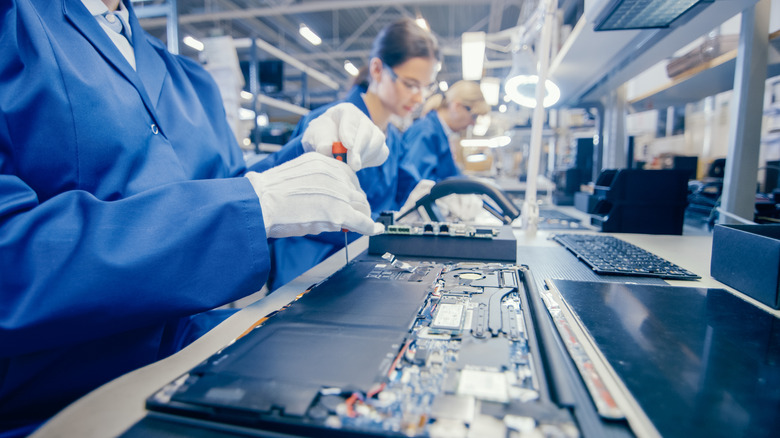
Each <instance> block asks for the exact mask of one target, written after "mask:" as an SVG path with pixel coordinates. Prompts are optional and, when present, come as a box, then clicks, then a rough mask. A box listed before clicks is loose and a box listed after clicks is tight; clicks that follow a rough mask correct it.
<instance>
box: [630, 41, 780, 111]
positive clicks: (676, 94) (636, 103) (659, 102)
mask: <svg viewBox="0 0 780 438" xmlns="http://www.w3.org/2000/svg"><path fill="white" fill-rule="evenodd" d="M779 36H780V32H774V33H773V34H771V35H769V41H770V44H769V49H768V50H769V54H768V56H769V59H768V63H767V64H768V65H767V77H772V76H777V75H778V74H780V52H778V50H777V47H776V46H777V45H778V44H780V38H778V37H779ZM736 58H737V50H736V49H735V50H731V51H729V52H726V53H724V54H722V55H720V56H718V57H716V58H713V59H711V60H710V61H707V62H704V63H702V64H699V65H697V66H695V67H693V68H691V69H689V70H687V71H685V72H684V73H682V74H680V75H678V76H676V77H675V78H673V79H672V80H670V81H669V82H668V83H666V84H664V85H662V86H660V87H659V88H656V89H655V90H652V91H650V92H648V93H646V94H644V95H641V96H638V97H637V98H635V99H632V100H630V101H629V102H628V103H629V104H630V105H631V107H632V108H633V109H634V110H635V111H646V110H651V109H658V108H666V107H669V106H679V105H684V104H686V103H691V102H697V101H700V100H702V99H704V98H706V97H708V96H713V95H715V94H718V93H722V92H724V91H728V90H731V89H732V88H733V87H734V71H735V67H736Z"/></svg>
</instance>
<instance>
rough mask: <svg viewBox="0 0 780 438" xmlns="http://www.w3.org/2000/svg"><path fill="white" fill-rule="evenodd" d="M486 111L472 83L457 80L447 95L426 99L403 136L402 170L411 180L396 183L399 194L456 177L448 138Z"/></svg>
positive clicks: (475, 86) (481, 98) (472, 122)
mask: <svg viewBox="0 0 780 438" xmlns="http://www.w3.org/2000/svg"><path fill="white" fill-rule="evenodd" d="M489 111H490V106H488V104H487V103H486V102H485V97H484V96H483V95H482V91H481V90H480V88H479V84H477V83H476V82H472V81H458V82H456V83H454V84H453V85H452V86H451V87H450V88H449V89H448V90H447V92H446V93H444V94H436V95H434V96H432V97H431V98H429V99H428V100H427V101H426V102H425V105H424V106H423V109H422V117H420V119H418V120H417V121H415V122H414V123H413V124H412V126H410V127H409V129H407V130H406V132H405V133H404V137H403V139H404V143H405V146H406V155H405V157H404V161H403V163H402V167H403V168H404V169H405V170H406V171H407V173H408V174H409V175H411V177H410V180H409V181H403V179H406V178H403V179H402V180H401V181H399V184H400V186H399V192H401V193H404V194H408V193H409V192H411V190H412V189H413V188H414V187H415V186H416V185H417V184H418V183H419V182H420V181H421V180H424V179H427V180H431V181H433V182H439V181H441V180H443V179H445V178H448V177H450V176H455V175H459V174H460V169H458V167H457V165H456V164H455V160H454V159H453V156H452V152H451V151H450V138H451V137H452V136H453V135H455V134H456V133H458V132H460V131H463V130H465V129H466V128H468V127H469V126H471V125H473V124H474V122H475V121H476V119H477V116H479V115H483V114H487V113H488V112H489Z"/></svg>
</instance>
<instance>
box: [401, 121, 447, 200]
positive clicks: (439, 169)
mask: <svg viewBox="0 0 780 438" xmlns="http://www.w3.org/2000/svg"><path fill="white" fill-rule="evenodd" d="M404 143H405V144H406V148H407V150H406V155H405V156H404V160H403V162H402V163H401V166H402V167H403V168H404V169H405V170H406V174H407V175H410V177H409V178H405V179H404V180H402V181H401V182H400V186H399V191H400V192H402V193H405V194H407V195H408V194H409V193H410V192H411V191H412V189H413V188H414V186H415V185H417V183H418V182H420V180H423V179H430V180H433V181H435V182H439V181H441V180H443V179H445V178H449V177H451V176H456V175H460V174H461V172H460V169H459V168H458V166H457V165H456V164H455V160H454V159H453V157H452V152H451V151H450V141H449V139H448V138H447V134H446V133H445V132H444V127H443V126H442V125H441V121H440V120H439V117H438V115H437V114H436V111H430V112H429V113H428V114H426V115H425V117H421V118H420V119H418V120H417V121H415V122H414V123H412V126H410V127H409V129H407V130H406V131H405V132H404Z"/></svg>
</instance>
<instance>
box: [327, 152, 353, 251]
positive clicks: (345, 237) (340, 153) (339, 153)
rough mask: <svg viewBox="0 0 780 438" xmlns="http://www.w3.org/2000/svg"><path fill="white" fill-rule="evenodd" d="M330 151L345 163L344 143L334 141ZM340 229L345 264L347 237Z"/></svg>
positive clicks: (345, 230)
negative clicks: (342, 236) (342, 238)
mask: <svg viewBox="0 0 780 438" xmlns="http://www.w3.org/2000/svg"><path fill="white" fill-rule="evenodd" d="M331 153H332V154H333V158H335V159H337V160H339V161H341V162H342V163H344V164H346V163H347V148H345V147H344V145H343V144H342V143H341V142H340V141H334V142H333V145H332V146H331ZM341 231H343V232H344V254H346V256H347V264H349V239H348V238H347V231H348V230H347V229H346V228H342V229H341Z"/></svg>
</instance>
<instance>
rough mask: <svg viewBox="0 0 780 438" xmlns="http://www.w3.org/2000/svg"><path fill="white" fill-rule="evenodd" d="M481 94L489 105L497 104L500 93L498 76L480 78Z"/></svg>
mask: <svg viewBox="0 0 780 438" xmlns="http://www.w3.org/2000/svg"><path fill="white" fill-rule="evenodd" d="M479 89H480V90H481V91H482V96H483V97H484V98H485V102H487V104H488V105H490V106H495V105H498V95H499V94H500V93H501V80H500V79H498V78H482V81H480V83H479Z"/></svg>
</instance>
